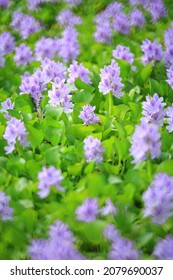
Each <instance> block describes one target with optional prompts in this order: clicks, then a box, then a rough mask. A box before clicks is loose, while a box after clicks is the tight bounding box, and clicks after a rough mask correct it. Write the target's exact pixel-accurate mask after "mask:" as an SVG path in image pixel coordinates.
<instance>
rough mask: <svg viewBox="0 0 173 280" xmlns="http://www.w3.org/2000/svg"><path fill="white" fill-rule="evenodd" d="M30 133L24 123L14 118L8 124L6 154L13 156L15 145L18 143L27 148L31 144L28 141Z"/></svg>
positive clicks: (5, 137) (4, 136) (5, 136)
mask: <svg viewBox="0 0 173 280" xmlns="http://www.w3.org/2000/svg"><path fill="white" fill-rule="evenodd" d="M27 135H28V133H27V132H26V128H25V126H24V123H23V122H22V121H21V120H18V119H16V118H14V117H12V118H10V120H9V121H8V122H7V127H6V129H5V133H4V135H3V138H4V139H5V140H6V141H7V144H8V146H6V147H5V151H6V154H11V153H12V152H13V151H14V149H15V144H16V142H17V141H18V142H19V143H20V144H21V145H22V146H24V147H26V146H28V145H29V142H28V141H27V140H26V137H27Z"/></svg>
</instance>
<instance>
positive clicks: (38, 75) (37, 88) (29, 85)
mask: <svg viewBox="0 0 173 280" xmlns="http://www.w3.org/2000/svg"><path fill="white" fill-rule="evenodd" d="M19 88H20V90H21V92H20V94H21V95H22V94H26V93H27V94H30V95H31V97H32V98H33V100H34V102H35V104H36V105H37V106H39V104H40V100H41V99H42V97H43V96H42V92H43V91H44V90H45V83H44V76H43V73H42V71H41V70H40V69H37V70H36V71H35V73H34V74H33V75H30V74H29V73H27V72H26V73H25V74H24V76H22V83H21V85H20V87H19Z"/></svg>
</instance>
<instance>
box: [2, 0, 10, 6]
mask: <svg viewBox="0 0 173 280" xmlns="http://www.w3.org/2000/svg"><path fill="white" fill-rule="evenodd" d="M9 4H10V0H0V7H2V8H7V7H8V5H9Z"/></svg>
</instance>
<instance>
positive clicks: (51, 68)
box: [41, 58, 67, 83]
mask: <svg viewBox="0 0 173 280" xmlns="http://www.w3.org/2000/svg"><path fill="white" fill-rule="evenodd" d="M41 66H42V73H43V77H44V81H45V83H49V82H50V81H53V80H55V79H57V78H59V79H60V80H63V79H65V78H66V71H67V70H66V67H65V65H64V64H63V63H61V62H55V61H54V60H50V59H48V58H45V59H44V60H43V62H42V64H41Z"/></svg>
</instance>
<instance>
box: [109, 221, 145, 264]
mask: <svg viewBox="0 0 173 280" xmlns="http://www.w3.org/2000/svg"><path fill="white" fill-rule="evenodd" d="M104 235H105V237H106V238H108V240H110V241H111V242H112V244H111V247H110V251H109V259H111V260H137V259H139V257H140V252H139V251H137V250H136V249H135V246H134V243H133V242H132V241H131V240H128V239H126V238H124V237H121V236H120V235H119V233H118V231H117V230H116V229H115V227H114V226H113V225H112V224H110V225H108V226H107V227H106V228H105V230H104Z"/></svg>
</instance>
